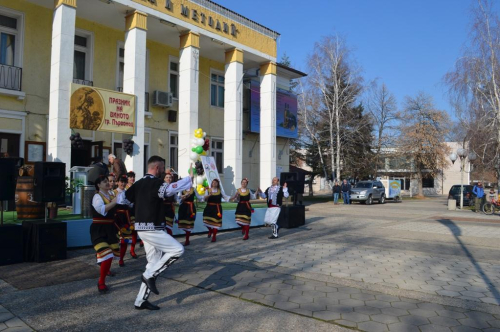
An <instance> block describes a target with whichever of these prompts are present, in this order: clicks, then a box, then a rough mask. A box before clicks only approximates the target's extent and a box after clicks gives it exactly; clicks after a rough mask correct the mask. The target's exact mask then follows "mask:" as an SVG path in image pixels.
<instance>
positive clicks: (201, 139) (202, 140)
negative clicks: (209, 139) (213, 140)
mask: <svg viewBox="0 0 500 332" xmlns="http://www.w3.org/2000/svg"><path fill="white" fill-rule="evenodd" d="M203 144H205V140H204V139H203V138H198V139H197V140H196V145H198V146H203Z"/></svg>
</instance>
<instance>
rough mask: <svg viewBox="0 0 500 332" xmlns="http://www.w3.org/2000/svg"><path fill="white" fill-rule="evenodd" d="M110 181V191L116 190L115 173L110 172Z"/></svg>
mask: <svg viewBox="0 0 500 332" xmlns="http://www.w3.org/2000/svg"><path fill="white" fill-rule="evenodd" d="M106 169H107V168H106ZM108 181H109V187H110V188H111V189H110V191H113V192H114V190H115V189H116V178H115V173H109V175H108Z"/></svg>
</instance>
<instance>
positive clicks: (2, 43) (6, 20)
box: [0, 9, 24, 91]
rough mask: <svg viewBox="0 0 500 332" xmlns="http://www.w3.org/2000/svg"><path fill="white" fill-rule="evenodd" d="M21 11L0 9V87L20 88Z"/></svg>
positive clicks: (22, 17)
mask: <svg viewBox="0 0 500 332" xmlns="http://www.w3.org/2000/svg"><path fill="white" fill-rule="evenodd" d="M23 19H24V16H23V14H22V13H19V12H15V11H11V10H7V9H5V10H3V9H0V88H1V89H9V90H18V91H20V90H21V76H22V69H21V67H22V45H23V43H22V38H23V34H22V28H23Z"/></svg>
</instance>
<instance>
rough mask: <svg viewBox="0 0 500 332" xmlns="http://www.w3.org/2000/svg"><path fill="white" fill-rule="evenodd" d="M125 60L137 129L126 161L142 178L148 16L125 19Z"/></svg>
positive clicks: (136, 14)
mask: <svg viewBox="0 0 500 332" xmlns="http://www.w3.org/2000/svg"><path fill="white" fill-rule="evenodd" d="M125 22H126V34H125V57H124V61H125V63H124V70H123V92H124V93H130V94H133V95H135V96H136V109H135V111H136V129H135V135H133V136H132V140H133V141H134V151H133V152H132V155H131V156H129V155H127V156H126V157H125V166H126V167H127V170H128V171H134V172H135V173H136V174H137V176H138V177H141V176H142V175H143V174H144V173H145V172H144V171H145V170H144V153H145V151H144V105H145V93H146V34H147V32H146V31H147V15H146V14H144V13H141V12H138V11H135V12H133V13H131V14H129V15H127V16H126V18H125Z"/></svg>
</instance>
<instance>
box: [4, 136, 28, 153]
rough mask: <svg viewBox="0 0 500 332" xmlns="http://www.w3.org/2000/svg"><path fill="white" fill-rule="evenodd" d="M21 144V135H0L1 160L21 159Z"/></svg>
mask: <svg viewBox="0 0 500 332" xmlns="http://www.w3.org/2000/svg"><path fill="white" fill-rule="evenodd" d="M20 142H21V134H7V133H0V158H8V157H11V158H12V157H17V158H19V157H21V156H20V155H19V144H20ZM22 157H24V156H22Z"/></svg>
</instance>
